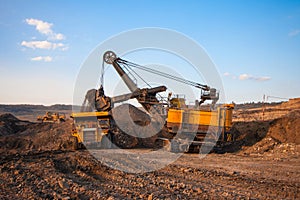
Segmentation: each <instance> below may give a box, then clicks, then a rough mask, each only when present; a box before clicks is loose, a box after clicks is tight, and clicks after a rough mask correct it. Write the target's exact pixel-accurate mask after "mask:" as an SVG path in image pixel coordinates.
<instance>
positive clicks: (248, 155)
mask: <svg viewBox="0 0 300 200" xmlns="http://www.w3.org/2000/svg"><path fill="white" fill-rule="evenodd" d="M299 119H300V114H299V112H296V111H295V112H289V114H288V115H285V116H282V117H280V118H278V119H274V120H270V121H264V122H263V121H247V122H246V121H240V122H236V123H235V124H234V127H233V132H234V134H235V137H236V142H235V143H233V144H231V145H229V146H228V147H226V148H225V149H224V152H223V153H222V154H216V153H210V154H208V155H206V156H205V157H204V156H203V155H202V154H197V153H194V154H182V155H181V156H180V157H179V158H178V159H176V160H175V161H174V162H172V163H171V164H168V165H166V166H164V167H162V168H160V169H158V170H155V171H151V172H145V173H128V172H124V171H120V170H118V169H114V168H116V167H113V168H111V167H108V166H107V165H105V164H104V163H103V162H104V159H101V157H100V158H99V157H97V156H96V157H97V158H98V159H96V158H95V157H94V156H93V155H95V153H97V155H102V156H103V155H113V156H111V159H112V162H110V164H111V165H112V166H117V165H118V163H117V162H116V161H114V160H113V158H117V160H122V161H123V165H127V164H128V165H129V164H130V163H131V164H132V160H131V157H133V156H131V157H130V155H134V156H135V160H137V162H134V163H133V164H139V162H138V161H140V160H141V159H140V158H139V156H141V157H142V156H143V155H144V154H146V153H151V152H154V153H156V152H155V151H153V150H151V149H132V150H128V149H127V150H126V151H119V150H116V149H108V150H104V149H102V150H101V149H100V150H95V151H93V152H92V151H88V150H79V151H73V150H71V144H70V142H69V140H68V138H69V136H70V130H71V121H70V120H67V122H65V123H61V124H49V123H43V124H42V123H32V122H28V121H22V120H19V119H17V118H15V117H14V116H13V115H10V114H5V115H1V116H0V145H1V148H0V155H1V156H0V188H1V189H0V199H149V200H150V199H233V198H234V199H300V141H299V138H300V135H299V134H300V123H299ZM128 155H129V156H128ZM172 155H173V154H172ZM172 155H171V154H170V156H168V157H172ZM165 157H166V154H165V153H164V152H157V154H156V158H158V159H160V161H162V162H163V161H164V159H165ZM151 163H154V161H153V162H152V161H151V160H149V164H151Z"/></svg>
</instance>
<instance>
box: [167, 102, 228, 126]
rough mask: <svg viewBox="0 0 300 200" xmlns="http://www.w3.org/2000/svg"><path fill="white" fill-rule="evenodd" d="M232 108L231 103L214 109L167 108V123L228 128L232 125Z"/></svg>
mask: <svg viewBox="0 0 300 200" xmlns="http://www.w3.org/2000/svg"><path fill="white" fill-rule="evenodd" d="M232 108H233V106H231V104H225V105H224V106H222V107H219V108H218V109H217V110H215V111H202V110H190V109H169V110H168V119H167V123H168V124H182V123H187V124H193V125H199V126H221V127H226V128H230V127H231V126H232Z"/></svg>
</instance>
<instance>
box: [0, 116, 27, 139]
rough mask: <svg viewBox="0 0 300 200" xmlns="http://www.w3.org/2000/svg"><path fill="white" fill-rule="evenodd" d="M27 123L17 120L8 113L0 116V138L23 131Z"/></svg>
mask: <svg viewBox="0 0 300 200" xmlns="http://www.w3.org/2000/svg"><path fill="white" fill-rule="evenodd" d="M29 124H31V123H30V122H28V121H23V120H19V119H18V118H16V117H15V116H13V115H12V114H10V113H5V114H2V115H0V136H5V135H11V134H15V133H19V132H21V131H24V130H25V129H26V127H27V125H29Z"/></svg>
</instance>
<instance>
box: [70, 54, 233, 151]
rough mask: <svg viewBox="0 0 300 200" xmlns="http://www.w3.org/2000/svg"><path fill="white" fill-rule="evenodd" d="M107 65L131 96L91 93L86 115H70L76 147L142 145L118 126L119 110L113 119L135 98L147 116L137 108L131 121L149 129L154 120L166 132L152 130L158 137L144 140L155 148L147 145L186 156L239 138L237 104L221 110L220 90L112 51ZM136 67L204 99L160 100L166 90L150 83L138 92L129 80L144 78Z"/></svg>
mask: <svg viewBox="0 0 300 200" xmlns="http://www.w3.org/2000/svg"><path fill="white" fill-rule="evenodd" d="M103 62H105V63H106V64H109V65H112V66H113V67H114V69H115V70H116V72H117V73H118V74H119V76H120V77H121V78H122V80H123V81H124V83H125V84H126V85H127V87H128V88H129V90H130V91H131V93H129V94H124V95H120V96H116V97H108V96H106V95H105V94H104V88H103V86H102V85H101V87H100V88H99V89H98V90H96V89H92V90H89V91H88V92H87V94H86V96H85V100H84V102H83V105H82V107H81V108H82V109H81V112H78V113H73V114H72V116H71V117H72V118H73V119H74V128H73V131H72V135H73V136H74V137H75V146H76V147H78V146H80V145H81V146H83V145H85V146H86V145H91V146H97V147H102V148H110V147H112V146H113V145H116V146H119V147H121V148H134V147H136V146H138V145H141V146H143V142H141V140H142V139H140V138H138V135H139V134H141V133H136V134H135V135H132V134H130V135H129V134H127V133H126V132H124V130H122V129H121V128H120V127H119V126H118V124H117V123H116V118H117V116H120V115H122V114H121V113H122V111H121V112H120V109H119V110H118V114H117V115H114V109H116V108H114V104H115V103H119V102H122V101H126V100H129V99H133V98H134V99H136V100H137V101H138V102H139V103H140V104H141V105H142V107H143V109H144V110H145V111H146V112H143V111H141V110H140V109H138V108H135V107H134V106H131V107H130V108H133V109H131V112H133V113H135V114H133V116H135V117H134V118H133V119H132V121H133V122H134V123H136V124H139V125H142V126H144V125H149V124H151V121H154V122H155V123H152V125H153V124H160V125H162V126H160V125H158V127H161V130H160V131H157V129H155V127H154V128H153V127H150V128H149V130H153V131H155V133H154V135H153V134H149V138H145V139H144V141H145V140H148V142H149V141H150V143H152V144H150V145H147V146H152V147H154V146H158V147H159V148H160V147H162V148H167V149H169V150H170V151H173V152H178V151H181V152H187V151H197V150H199V149H200V147H201V146H203V145H207V146H218V147H221V146H222V145H223V144H225V143H227V142H230V141H232V140H233V139H234V138H233V137H232V135H231V134H230V129H231V127H232V110H233V109H234V105H233V104H224V105H216V102H217V101H218V99H219V93H218V92H217V90H216V89H215V88H211V87H209V86H207V85H203V84H200V83H197V82H193V81H190V80H186V79H183V78H180V77H176V76H173V75H170V74H167V73H164V72H161V71H158V70H154V69H151V68H148V67H145V66H142V65H138V64H135V63H132V62H129V61H126V60H123V59H121V58H119V57H117V56H116V54H115V53H114V52H112V51H107V52H105V53H104V55H103ZM133 68H138V69H140V70H144V71H147V72H149V73H153V74H155V75H157V76H163V77H165V78H169V79H172V80H175V81H178V82H180V83H182V84H187V85H190V86H193V87H196V88H198V89H200V90H201V97H200V99H199V100H197V101H196V102H197V104H196V105H194V106H190V105H186V103H185V102H186V101H185V99H184V98H182V97H179V96H174V97H172V95H171V94H169V96H168V98H158V97H157V96H160V95H158V93H160V92H164V91H166V90H167V88H166V86H164V85H162V86H158V87H154V88H152V87H150V85H149V84H147V85H149V88H139V87H138V86H137V84H136V83H135V82H134V81H133V80H132V78H130V76H129V74H130V75H133V74H135V75H137V76H139V74H137V73H136V72H135V71H134V69H133ZM206 100H211V106H210V108H206V109H203V108H202V106H201V105H202V104H203V103H204V101H206ZM137 113H139V114H137ZM131 116H132V115H131ZM141 118H143V119H141ZM122 120H123V121H126V118H121V121H122ZM119 121H120V120H119ZM149 121H150V122H149ZM135 136H136V137H135ZM144 136H145V135H144ZM146 136H147V135H146Z"/></svg>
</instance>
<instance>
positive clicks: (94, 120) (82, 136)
mask: <svg viewBox="0 0 300 200" xmlns="http://www.w3.org/2000/svg"><path fill="white" fill-rule="evenodd" d="M71 118H72V119H73V128H72V140H73V145H74V149H79V148H83V147H89V148H94V147H95V148H110V147H111V133H110V129H111V120H112V119H111V115H110V114H109V113H108V112H78V113H72V115H71Z"/></svg>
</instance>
